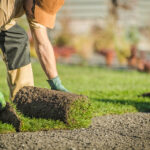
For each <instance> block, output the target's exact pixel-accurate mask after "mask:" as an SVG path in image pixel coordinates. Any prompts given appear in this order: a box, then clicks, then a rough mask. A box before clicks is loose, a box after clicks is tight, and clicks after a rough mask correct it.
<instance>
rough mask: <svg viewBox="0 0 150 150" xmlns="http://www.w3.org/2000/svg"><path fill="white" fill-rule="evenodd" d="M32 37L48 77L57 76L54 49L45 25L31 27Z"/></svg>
mask: <svg viewBox="0 0 150 150" xmlns="http://www.w3.org/2000/svg"><path fill="white" fill-rule="evenodd" d="M31 32H32V37H33V39H34V44H35V49H36V53H37V55H38V58H39V60H40V63H41V65H42V68H43V70H44V72H45V73H46V75H47V77H48V79H52V78H55V77H56V76H58V73H57V69H56V61H55V56H54V50H53V47H52V45H51V42H50V41H49V39H48V36H47V30H46V27H44V26H42V27H39V28H32V27H31Z"/></svg>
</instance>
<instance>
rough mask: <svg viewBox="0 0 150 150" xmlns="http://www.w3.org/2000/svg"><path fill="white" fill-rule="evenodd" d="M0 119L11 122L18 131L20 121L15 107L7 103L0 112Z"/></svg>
mask: <svg viewBox="0 0 150 150" xmlns="http://www.w3.org/2000/svg"><path fill="white" fill-rule="evenodd" d="M0 121H2V122H3V123H8V124H12V125H13V126H14V128H15V129H16V131H17V132H19V131H20V128H21V121H20V119H19V117H18V115H17V114H16V111H15V109H14V108H13V107H12V106H11V105H10V104H9V103H7V104H6V107H5V109H4V110H3V111H1V112H0Z"/></svg>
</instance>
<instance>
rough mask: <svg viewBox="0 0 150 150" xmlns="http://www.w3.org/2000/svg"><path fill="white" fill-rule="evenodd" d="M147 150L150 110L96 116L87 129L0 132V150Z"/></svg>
mask: <svg viewBox="0 0 150 150" xmlns="http://www.w3.org/2000/svg"><path fill="white" fill-rule="evenodd" d="M6 149H8V150H150V113H135V114H124V115H108V116H103V117H96V118H93V120H92V125H91V126H90V127H89V128H87V129H78V130H52V131H41V132H34V133H29V132H27V133H13V134H0V150H6Z"/></svg>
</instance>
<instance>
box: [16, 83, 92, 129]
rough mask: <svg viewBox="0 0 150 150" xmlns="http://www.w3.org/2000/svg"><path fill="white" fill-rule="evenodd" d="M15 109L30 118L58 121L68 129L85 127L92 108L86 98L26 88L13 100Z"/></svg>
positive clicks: (42, 89)
mask: <svg viewBox="0 0 150 150" xmlns="http://www.w3.org/2000/svg"><path fill="white" fill-rule="evenodd" d="M14 103H15V104H16V107H17V109H18V110H19V111H20V112H21V113H23V114H24V115H25V116H29V117H31V118H45V119H53V120H60V121H63V122H64V123H66V124H67V125H69V126H70V127H73V128H74V127H76V128H78V127H87V126H88V125H89V124H90V122H91V117H92V107H91V104H90V102H89V100H88V98H87V97H86V96H82V95H76V94H72V93H67V92H61V91H55V90H49V89H45V88H38V87H31V86H26V87H23V88H22V89H20V90H19V91H18V93H17V94H16V97H15V99H14Z"/></svg>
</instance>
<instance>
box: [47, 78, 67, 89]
mask: <svg viewBox="0 0 150 150" xmlns="http://www.w3.org/2000/svg"><path fill="white" fill-rule="evenodd" d="M47 81H48V83H49V85H50V86H51V89H52V90H57V91H63V92H69V91H68V90H67V89H66V88H65V87H64V86H63V85H62V84H61V80H60V78H59V77H58V76H57V77H56V78H53V79H51V80H47Z"/></svg>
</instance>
